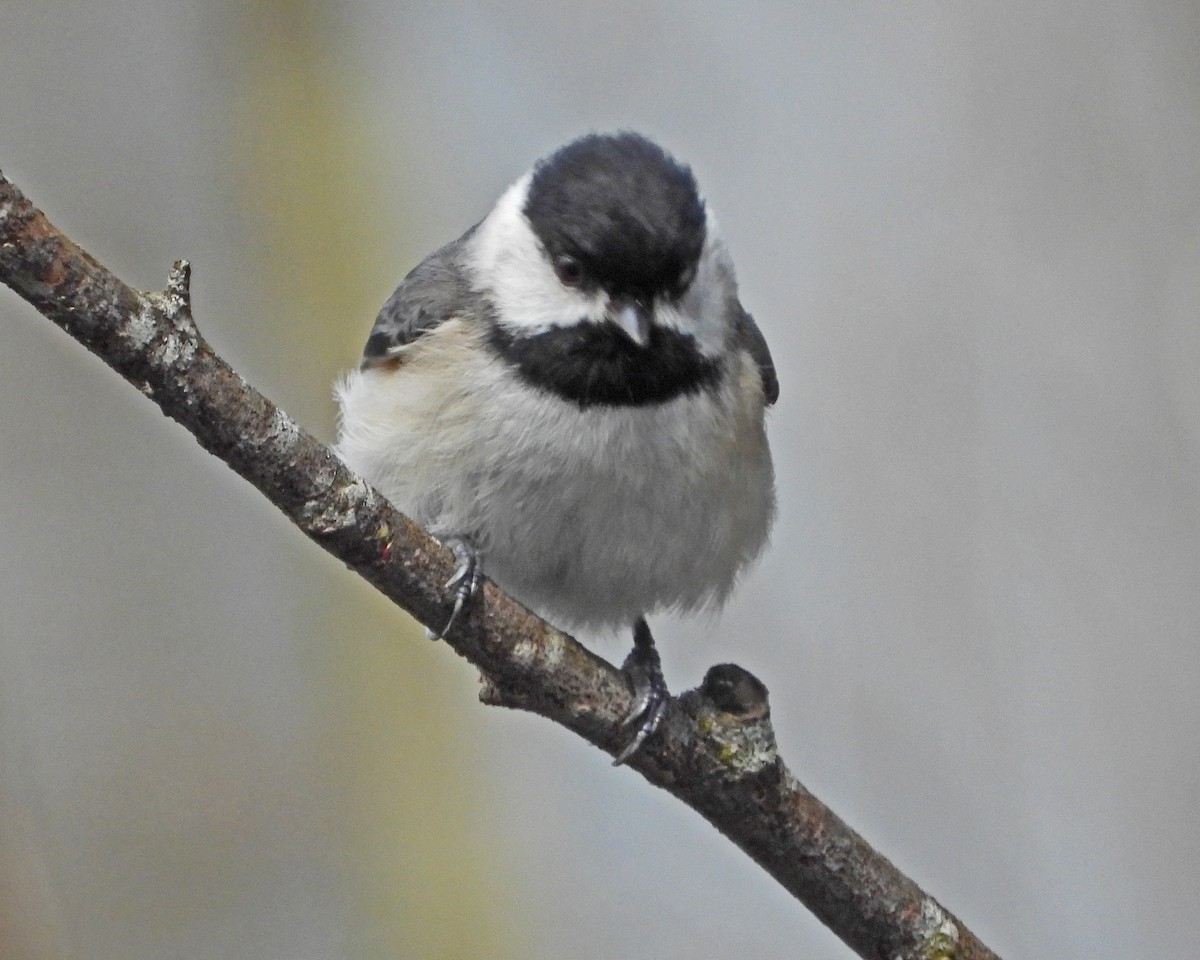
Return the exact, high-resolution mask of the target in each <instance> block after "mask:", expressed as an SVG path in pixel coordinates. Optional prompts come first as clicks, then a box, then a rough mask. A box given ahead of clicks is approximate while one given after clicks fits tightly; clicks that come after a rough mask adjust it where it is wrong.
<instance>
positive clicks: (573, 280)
mask: <svg viewBox="0 0 1200 960" xmlns="http://www.w3.org/2000/svg"><path fill="white" fill-rule="evenodd" d="M554 273H555V274H556V275H557V277H558V280H559V283H561V284H562V285H563V286H564V287H578V286H579V285H580V284H582V283H583V266H582V264H580V262H579V261H578V260H576V259H575V258H574V257H569V256H567V255H566V254H565V253H560V254H559V255H558V256H557V257H555V258H554Z"/></svg>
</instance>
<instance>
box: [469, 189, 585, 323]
mask: <svg viewBox="0 0 1200 960" xmlns="http://www.w3.org/2000/svg"><path fill="white" fill-rule="evenodd" d="M531 177H532V174H529V173H527V174H525V176H523V177H521V179H520V180H518V181H517V182H516V183H514V184H513V185H512V186H511V187H509V188H508V190H506V191H505V192H504V195H503V196H502V197H501V198H500V199H499V201H497V203H496V206H495V208H494V209H493V210H492V212H491V213H489V214H488V216H487V219H485V220H484V221H483V223H481V224H480V225H479V229H478V230H476V231H475V235H474V236H473V237H472V238H471V250H470V252H469V254H468V257H467V266H468V269H470V271H471V273H472V275H473V278H474V280H475V283H476V284H477V285H478V286H479V287H481V288H483V289H485V290H489V291H491V294H492V298H493V299H494V300H495V303H496V313H497V319H498V320H499V322H500V323H501V324H502V325H503V326H504V327H506V328H507V329H509V330H510V331H512V332H520V333H522V334H526V335H528V334H534V333H543V332H545V331H546V330H549V329H550V328H551V327H565V326H570V325H572V324H574V323H578V322H579V321H580V320H581V319H585V318H586V319H589V320H594V321H596V322H600V321H602V320H603V319H604V308H605V300H604V296H603V295H602V294H586V293H584V292H582V291H579V290H572V289H570V288H569V287H564V286H563V285H562V284H561V283H560V282H559V280H558V277H556V276H555V275H554V270H553V268H552V267H551V265H550V263H549V261H548V260H547V259H546V255H545V253H544V251H543V250H542V248H541V245H540V244H539V243H538V240H537V237H536V236H534V233H533V228H532V227H531V226H530V225H529V220H528V219H527V218H526V216H525V213H524V208H525V199H526V196H527V194H528V192H529V181H530V179H531Z"/></svg>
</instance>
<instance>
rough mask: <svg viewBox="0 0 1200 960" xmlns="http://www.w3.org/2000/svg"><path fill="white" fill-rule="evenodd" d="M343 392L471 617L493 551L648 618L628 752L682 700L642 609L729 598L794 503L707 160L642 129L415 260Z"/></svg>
mask: <svg viewBox="0 0 1200 960" xmlns="http://www.w3.org/2000/svg"><path fill="white" fill-rule="evenodd" d="M336 393H337V400H338V403H339V405H340V421H339V437H338V442H337V452H338V453H339V454H340V456H341V457H342V458H343V459H344V460H345V461H346V463H347V464H349V465H350V466H351V467H352V468H353V469H355V470H357V471H358V472H359V473H361V474H362V475H363V476H364V477H366V478H367V479H368V480H370V481H371V482H372V483H373V484H375V486H377V487H378V488H379V489H380V490H381V491H382V492H383V493H384V494H385V495H386V496H387V497H388V499H389V500H391V502H392V503H393V504H395V506H396V507H397V508H398V509H400V510H401V511H403V512H404V513H406V514H408V515H409V516H410V517H412V518H413V519H414V520H416V521H417V522H418V523H420V524H421V525H423V526H424V527H426V528H427V529H428V530H429V531H430V532H431V533H432V534H433V535H434V536H436V537H438V538H440V539H442V540H443V541H445V542H447V544H448V545H450V546H451V547H452V548H453V549H454V551H455V554H456V555H457V557H458V558H459V561H460V566H459V569H458V572H457V573H456V574H455V577H454V579H453V580H452V581H451V583H450V584H447V586H448V587H454V588H455V589H456V604H455V608H454V612H455V614H457V613H458V610H459V609H460V608H461V606H462V604H463V601H464V600H466V599H467V598H468V597H469V596H470V594H471V593H472V592H473V591H474V589H475V588H476V587H477V585H478V583H479V581H480V579H481V577H482V571H483V569H484V567H485V566H486V570H487V574H488V576H490V577H491V578H492V579H493V580H494V581H495V582H496V584H497V585H499V586H500V587H501V588H502V589H504V590H505V591H507V592H509V593H511V594H512V595H513V596H515V597H517V598H518V599H520V600H521V601H522V602H524V603H525V604H527V605H528V606H530V607H531V608H533V609H534V610H536V611H537V612H538V613H540V614H541V615H542V616H544V617H546V618H548V619H550V620H551V621H554V622H557V623H561V624H563V625H566V626H570V627H576V628H614V627H623V628H628V627H629V626H630V625H632V626H633V636H634V648H633V652H632V653H630V655H629V657H628V658H627V659H626V661H625V664H624V669H625V671H626V673H627V675H628V676H629V677H630V681H631V684H632V687H633V691H634V696H635V701H636V705H635V707H634V709H633V711H632V713H631V715H630V717H629V720H628V724H629V726H630V728H631V729H632V730H633V733H632V736H631V738H630V740H629V742H628V744H627V745H626V747H625V749H624V750H623V751H622V752H621V753H620V754H619V755H618V758H617V761H616V762H617V763H621V762H623V761H624V760H625V759H627V758H628V757H629V756H631V755H632V754H633V753H634V751H636V750H637V748H638V747H639V746H640V745H641V743H642V742H643V741H644V740H645V738H646V737H647V736H648V735H649V734H650V733H652V732H653V730H654V728H655V726H656V725H657V723H658V720H659V718H660V716H661V713H662V709H663V706H664V705H665V703H666V701H667V700H668V699H669V694H668V693H667V689H666V684H665V683H664V681H663V678H662V669H661V666H660V664H659V658H658V653H657V651H656V650H655V648H654V640H653V638H652V636H651V634H650V630H649V627H648V626H647V624H646V620H645V617H646V616H647V615H648V614H651V613H655V612H657V611H660V610H678V611H680V612H686V611H692V610H697V609H701V608H716V607H718V606H720V605H721V604H722V603H723V602H724V601H725V599H726V598H727V597H728V595H729V593H730V591H731V590H732V589H733V585H734V582H735V580H736V579H737V577H738V574H739V573H741V571H742V570H743V569H745V567H746V565H747V564H748V563H750V561H752V560H753V559H754V558H755V557H756V556H757V555H758V554H759V553H760V551H761V550H762V549H763V546H764V545H765V543H766V540H767V533H768V530H769V528H770V525H771V521H772V519H773V516H774V512H775V493H774V479H773V470H772V466H771V455H770V450H769V449H768V447H767V437H766V432H765V429H764V424H763V413H764V410H765V408H766V407H767V406H769V405H770V404H772V403H774V402H775V400H776V398H777V397H778V395H779V385H778V381H777V379H776V375H775V368H774V365H773V364H772V361H771V355H770V352H769V351H768V349H767V344H766V341H765V340H764V339H763V335H762V333H761V332H760V331H759V329H758V327H757V326H756V325H755V323H754V320H753V319H752V318H751V316H750V315H749V314H748V313H746V311H745V310H743V309H742V306H741V304H740V303H739V301H738V295H737V283H736V280H735V278H734V270H733V262H732V261H731V260H730V257H729V253H728V252H727V251H726V249H725V244H724V243H723V242H722V240H721V236H720V233H719V231H718V229H717V224H716V221H715V219H714V218H713V215H712V213H711V212H709V211H708V209H707V208H706V206H705V203H704V200H703V199H702V198H701V196H700V193H699V191H698V189H697V186H696V181H695V179H694V177H693V176H692V172H691V170H690V169H689V168H688V167H687V166H685V165H683V164H681V163H679V162H678V161H677V160H675V159H674V158H672V157H671V156H670V155H669V154H667V153H666V152H664V151H663V150H662V149H661V148H660V147H658V146H657V145H656V144H654V143H652V142H650V141H649V140H647V139H646V138H644V137H642V136H639V135H637V134H634V133H617V134H613V135H589V136H585V137H582V138H581V139H579V140H576V141H574V142H572V143H570V144H568V145H567V146H565V147H562V148H561V149H559V150H558V151H557V152H555V153H553V154H551V155H550V156H549V157H547V158H546V159H544V160H542V161H540V162H539V163H537V164H536V165H535V166H534V167H533V169H532V170H530V171H529V172H528V173H526V174H525V175H524V176H522V177H521V178H520V179H519V180H517V181H516V183H514V184H513V185H512V186H510V187H509V188H508V190H507V191H505V193H504V194H503V196H501V197H500V199H499V201H498V202H497V203H496V206H495V207H494V208H493V209H492V211H491V213H489V214H488V215H487V217H485V218H484V219H483V220H482V221H481V222H480V223H478V224H476V225H475V226H473V227H472V228H471V229H470V230H468V231H467V232H466V233H465V234H463V235H462V236H461V237H460V238H459V239H457V240H455V241H454V242H452V243H449V244H447V245H446V246H444V247H442V248H441V249H440V250H437V251H436V252H434V253H432V254H430V255H429V256H428V257H426V258H425V260H423V261H422V262H421V263H420V264H419V265H418V266H417V267H416V268H415V269H414V270H413V271H412V272H411V273H410V274H409V275H408V276H407V277H405V278H404V281H403V282H402V283H401V284H400V286H399V287H398V288H397V289H396V291H395V293H393V294H392V296H391V297H390V298H389V299H388V301H387V303H385V304H384V306H383V309H382V310H381V311H380V313H379V316H378V318H377V319H376V321H375V326H374V328H373V329H372V331H371V335H370V337H369V338H368V340H367V345H366V348H365V350H364V352H363V359H362V365H361V367H360V369H358V370H357V371H354V372H353V373H350V374H349V375H348V376H346V377H345V378H344V379H343V380H342V381H341V382H340V383H339V384H338V385H337V388H336ZM452 620H453V615H452V617H451V621H452ZM446 629H449V624H447V628H446Z"/></svg>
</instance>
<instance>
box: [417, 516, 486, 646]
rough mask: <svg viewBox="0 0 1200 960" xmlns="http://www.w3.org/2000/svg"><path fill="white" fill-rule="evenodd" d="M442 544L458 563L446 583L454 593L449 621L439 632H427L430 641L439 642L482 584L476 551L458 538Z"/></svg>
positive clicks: (481, 571)
mask: <svg viewBox="0 0 1200 960" xmlns="http://www.w3.org/2000/svg"><path fill="white" fill-rule="evenodd" d="M444 542H445V545H446V546H447V547H448V548H449V549H450V550H451V552H452V553H453V554H454V559H455V560H457V561H458V566H457V567H456V568H455V570H454V575H453V576H452V577H451V578H450V579H449V580H447V581H446V589H447V590H453V591H454V609H453V610H451V611H450V619H449V620H447V621H446V625H445V626H444V627H442V629H441V630H440V631H439V632H437V633H434V632H433V631H427V632H428V633H429V639H431V640H441V639H442V637H444V636H445V635H446V634H447V633H449V632H450V628H451V627H452V626H454V621H455V619H456V618H457V617H458V615H459V613H461V612H462V608H463V607H464V606H465V605H466V603H467V601H468V600H470V599H471V598H472V597H473V596H475V594H476V593H478V592H479V586H480V584H482V583H483V558H482V557H481V556H480V555H479V553H478V551H476V549H475V548H474V547H472V546H471V544H470V543H468V542H467V541H466V540H463V539H462V538H460V537H453V538H447V539H446V540H445V541H444Z"/></svg>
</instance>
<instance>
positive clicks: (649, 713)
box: [613, 619, 671, 767]
mask: <svg viewBox="0 0 1200 960" xmlns="http://www.w3.org/2000/svg"><path fill="white" fill-rule="evenodd" d="M621 671H622V672H623V673H624V674H625V676H626V677H628V678H629V685H630V687H631V688H632V689H633V705H632V706H631V707H630V708H629V713H628V714H626V716H625V719H624V721H623V723H622V725H623V726H625V727H633V728H634V730H633V736H631V737H630V738H629V740H628V742H627V743H626V744H625V746H624V747H622V748H621V751H620V752H619V753H618V754H617V756H616V759H614V760H613V766H614V767H619V766H621V765H622V764H623V763H625V761H627V760H628V759H629V758H630V757H632V756H633V755H634V754H635V753H637V752H638V750H640V749H641V746H642V744H643V743H645V742H646V739H647V738H648V737H649V736H650V735H651V734H652V733H654V731H655V730H657V729H658V725H659V723H660V722H661V720H662V718H663V714H664V713H665V712H666V707H667V703H668V702H669V701H670V699H671V692H670V691H669V690H668V689H667V682H666V680H665V679H664V678H663V673H662V661H661V660H660V659H659V656H658V650H657V649H655V646H654V638H653V637H652V636H651V635H650V628H649V626H647V625H646V621H645V620H641V619H639V620H638V622H637V623H636V624H635V625H634V628H633V650H631V651H630V653H629V656H627V657H626V658H625V662H624V663H623V664H622V665H621Z"/></svg>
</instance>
